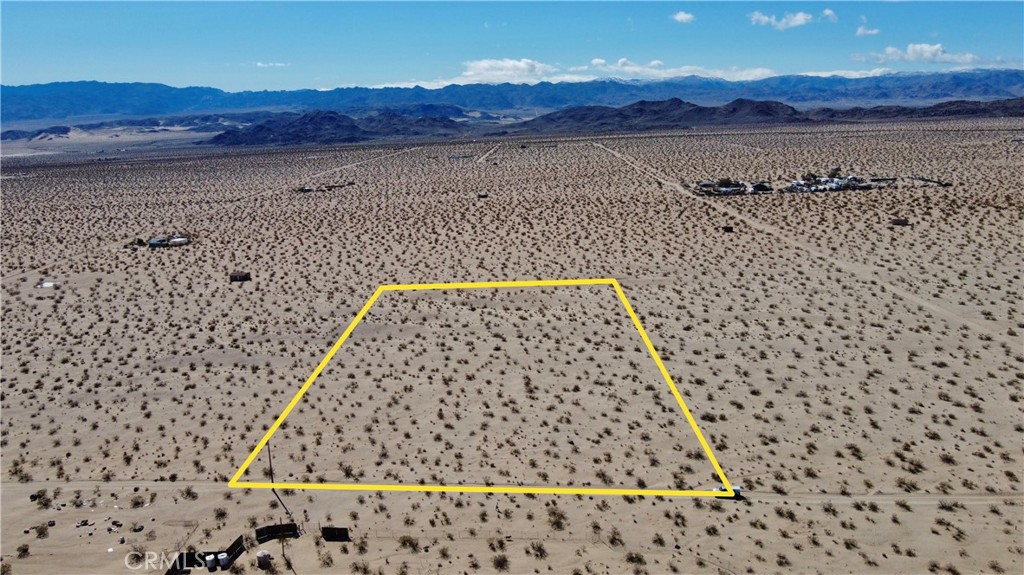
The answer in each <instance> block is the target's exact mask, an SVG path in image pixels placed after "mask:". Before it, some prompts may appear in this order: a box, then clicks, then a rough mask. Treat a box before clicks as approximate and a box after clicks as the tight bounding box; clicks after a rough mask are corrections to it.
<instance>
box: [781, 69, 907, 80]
mask: <svg viewBox="0 0 1024 575" xmlns="http://www.w3.org/2000/svg"><path fill="white" fill-rule="evenodd" d="M892 72H893V69H892V68H874V69H872V70H830V71H828V72H801V73H800V74H799V75H800V76H818V77H820V78H827V77H829V76H842V77H843V78H871V77H873V76H882V75H884V74H891V73H892Z"/></svg>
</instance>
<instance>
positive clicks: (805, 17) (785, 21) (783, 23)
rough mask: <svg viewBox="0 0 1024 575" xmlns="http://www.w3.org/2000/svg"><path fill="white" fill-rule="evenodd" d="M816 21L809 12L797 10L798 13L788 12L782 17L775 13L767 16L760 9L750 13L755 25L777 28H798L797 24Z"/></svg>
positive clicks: (801, 24) (752, 22)
mask: <svg viewBox="0 0 1024 575" xmlns="http://www.w3.org/2000/svg"><path fill="white" fill-rule="evenodd" d="M813 21H814V16H811V15H810V14H808V13H807V12H797V13H796V14H790V13H788V12H787V13H786V14H785V15H784V16H783V17H782V19H778V18H776V17H775V15H774V14H772V15H771V16H767V15H765V14H763V13H761V12H760V11H757V12H754V13H753V14H751V15H750V23H751V24H754V25H755V26H771V27H772V28H775V29H776V30H786V29H788V28H796V27H797V26H803V25H804V24H810V23H811V22H813Z"/></svg>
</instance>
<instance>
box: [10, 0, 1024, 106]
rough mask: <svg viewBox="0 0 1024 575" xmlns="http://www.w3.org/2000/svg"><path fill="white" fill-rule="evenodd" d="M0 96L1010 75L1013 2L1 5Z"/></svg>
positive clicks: (1021, 49)
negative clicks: (693, 77) (971, 71)
mask: <svg viewBox="0 0 1024 575" xmlns="http://www.w3.org/2000/svg"><path fill="white" fill-rule="evenodd" d="M0 32H2V36H0V65H2V68H0V82H2V83H3V84H7V85H19V84H34V83H42V82H54V81H69V80H102V81H108V82H160V83H164V84H169V85H172V86H213V87H216V88H221V89H225V90H229V91H238V90H264V89H266V90H278V89H298V88H316V89H326V88H334V87H339V86H383V85H388V86H411V85H415V84H419V85H423V86H427V87H438V86H442V85H445V84H449V83H460V84H465V83H474V82H488V83H494V82H506V81H507V82H517V83H535V82H538V81H579V80H588V79H593V78H600V77H617V78H641V79H656V78H664V77H671V76H680V75H688V74H697V75H703V76H714V77H721V78H726V79H730V80H737V79H757V78H763V77H768V76H773V75H780V74H797V73H814V74H832V73H838V74H841V75H846V76H864V75H874V74H880V73H886V72H901V71H942V70H951V69H961V68H977V67H998V68H1021V67H1024V2H1019V1H1015V2H967V3H959V2H936V3H932V2H846V1H841V2H782V3H779V2H721V3H719V2H652V3H648V2H629V3H618V2H599V3H587V2H560V3H512V2H508V3H506V2H449V3H437V2H412V3H407V2H377V3H358V2H287V3H277V2H217V3H214V2H108V3H93V2H61V3H58V2H12V1H8V0H3V1H2V2H0Z"/></svg>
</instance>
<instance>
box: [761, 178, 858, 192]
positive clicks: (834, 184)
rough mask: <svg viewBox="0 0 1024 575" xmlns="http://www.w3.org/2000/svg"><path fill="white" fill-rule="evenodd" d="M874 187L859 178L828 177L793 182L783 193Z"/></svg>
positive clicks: (837, 190)
mask: <svg viewBox="0 0 1024 575" xmlns="http://www.w3.org/2000/svg"><path fill="white" fill-rule="evenodd" d="M872 187H873V186H872V185H871V184H869V183H867V182H865V181H864V179H863V178H858V177H857V176H845V177H841V178H835V177H826V178H814V179H804V180H793V181H792V182H790V184H789V186H787V187H785V188H783V189H782V190H779V191H781V192H797V193H809V192H839V191H843V190H870V189H871V188H872Z"/></svg>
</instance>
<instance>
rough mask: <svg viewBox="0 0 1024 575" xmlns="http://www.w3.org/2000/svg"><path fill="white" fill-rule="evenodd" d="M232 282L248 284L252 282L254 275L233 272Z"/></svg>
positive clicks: (231, 275)
mask: <svg viewBox="0 0 1024 575" xmlns="http://www.w3.org/2000/svg"><path fill="white" fill-rule="evenodd" d="M229 277H230V278H231V282H232V283H234V282H247V281H252V274H251V273H249V272H231V274H230V276H229Z"/></svg>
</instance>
